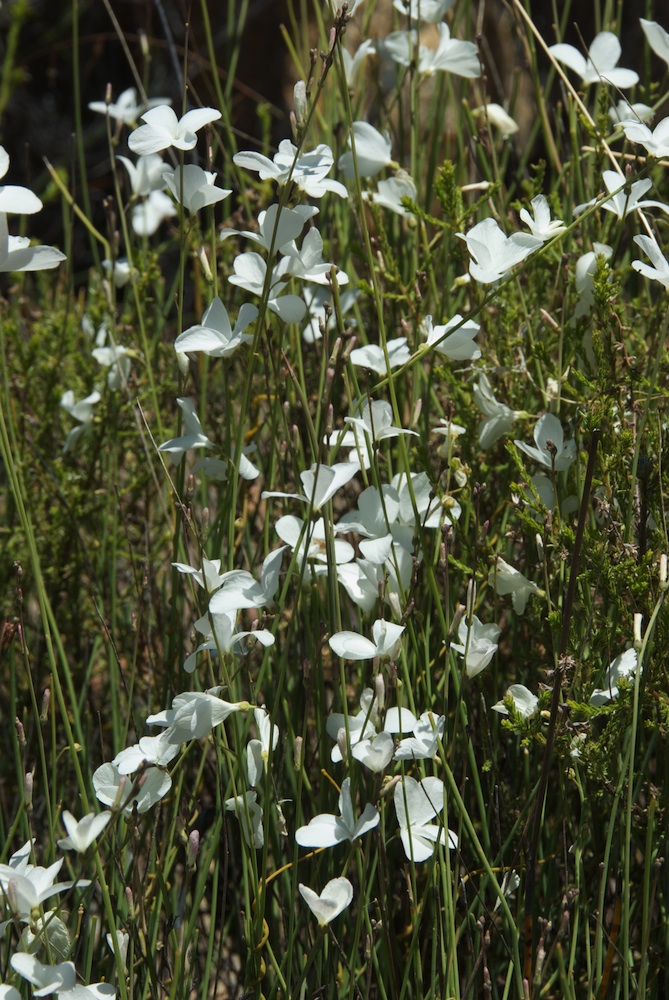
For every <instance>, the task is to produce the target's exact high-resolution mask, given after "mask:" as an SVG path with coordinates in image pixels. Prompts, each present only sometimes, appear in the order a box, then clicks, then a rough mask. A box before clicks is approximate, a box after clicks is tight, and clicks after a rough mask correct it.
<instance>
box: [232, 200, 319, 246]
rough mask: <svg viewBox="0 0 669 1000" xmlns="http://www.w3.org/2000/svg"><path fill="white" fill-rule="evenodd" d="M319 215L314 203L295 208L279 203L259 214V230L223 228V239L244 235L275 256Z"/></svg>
mask: <svg viewBox="0 0 669 1000" xmlns="http://www.w3.org/2000/svg"><path fill="white" fill-rule="evenodd" d="M314 215H318V209H317V208H316V207H315V206H314V205H296V206H295V207H294V208H285V207H284V208H281V206H279V205H276V204H274V205H270V206H269V208H268V209H267V210H266V211H263V212H261V213H260V214H259V216H258V232H257V233H254V232H252V231H251V230H247V229H244V230H241V231H240V230H237V229H223V230H222V231H221V239H222V240H225V239H227V238H228V237H229V236H244V237H245V238H246V239H247V240H253V241H254V243H259V244H260V245H261V246H262V247H264V248H265V250H267V252H268V253H269V252H270V250H271V252H272V255H273V256H276V254H278V252H279V250H281V248H282V247H283V246H284V245H285V244H286V243H290V242H291V241H292V240H295V239H297V237H298V236H299V235H300V233H301V232H302V230H303V229H304V227H305V225H306V223H307V222H308V221H309V219H312V218H313V217H314Z"/></svg>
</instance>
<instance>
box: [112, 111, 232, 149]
mask: <svg viewBox="0 0 669 1000" xmlns="http://www.w3.org/2000/svg"><path fill="white" fill-rule="evenodd" d="M220 117H221V112H220V111H217V110H216V109H215V108H195V110H194V111H187V112H186V114H185V115H183V116H182V117H181V118H177V116H176V115H175V113H174V111H172V108H170V107H168V106H167V105H165V104H161V105H159V106H158V107H156V108H151V110H150V111H145V112H144V114H143V115H142V121H143V122H145V124H144V125H141V126H140V127H139V128H138V129H135V131H134V132H131V133H130V135H129V136H128V146H129V148H130V149H131V150H132V152H133V153H137V154H138V155H139V156H148V154H149V153H159V152H160V151H161V150H163V149H168V148H169V147H170V146H174V147H175V148H176V149H184V150H185V149H194V147H195V145H196V144H197V136H196V134H195V133H196V132H198V131H199V130H200V129H201V128H204V126H205V125H208V124H209V123H210V122H215V121H217V120H218V119H219V118H220Z"/></svg>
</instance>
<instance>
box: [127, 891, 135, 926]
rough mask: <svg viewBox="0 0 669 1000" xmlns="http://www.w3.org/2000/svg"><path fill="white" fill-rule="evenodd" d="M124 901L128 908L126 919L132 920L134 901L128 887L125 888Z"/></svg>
mask: <svg viewBox="0 0 669 1000" xmlns="http://www.w3.org/2000/svg"><path fill="white" fill-rule="evenodd" d="M125 901H126V904H127V907H128V919H129V920H133V919H134V916H135V899H134V896H133V894H132V889H131V888H130V886H129V885H127V886H126V887H125Z"/></svg>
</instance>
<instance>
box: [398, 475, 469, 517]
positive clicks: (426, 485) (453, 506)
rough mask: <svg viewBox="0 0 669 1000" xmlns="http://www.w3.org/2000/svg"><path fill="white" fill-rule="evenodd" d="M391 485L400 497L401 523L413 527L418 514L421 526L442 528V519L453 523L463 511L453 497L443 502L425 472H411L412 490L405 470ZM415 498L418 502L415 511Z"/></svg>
mask: <svg viewBox="0 0 669 1000" xmlns="http://www.w3.org/2000/svg"><path fill="white" fill-rule="evenodd" d="M391 486H392V487H393V489H396V490H397V492H398V493H399V497H400V510H399V521H400V524H406V525H411V528H412V529H413V528H414V527H415V525H416V514H417V515H418V522H419V524H420V525H421V527H423V528H440V527H441V525H442V521H444V520H445V521H446V522H447V523H448V524H453V523H454V522H455V521H457V520H458V519H459V517H460V514H461V513H462V508H461V506H460V504H459V503H458V502H457V501H456V500H453V498H452V497H449V498H448V502H447V504H446V505H444V503H442V501H441V500H440V499H439V497H438V496H436V494H435V492H434V490H433V489H432V483H431V482H430V480H429V478H428V475H427V473H425V472H412V473H411V487H412V489H411V490H409V483H408V482H407V478H406V475H405V474H404V473H403V472H399V473H397V475H395V476H393V479H392V482H391ZM412 492H413V499H412V496H411V493H412ZM414 500H415V503H416V510H415V512H414V503H413V501H414Z"/></svg>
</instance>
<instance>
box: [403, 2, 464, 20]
mask: <svg viewBox="0 0 669 1000" xmlns="http://www.w3.org/2000/svg"><path fill="white" fill-rule="evenodd" d="M454 3H455V0H393V7H394V8H395V10H398V11H399V12H400V14H406V16H407V17H408V18H410V20H412V21H427V22H434V21H441V19H442V17H443V16H444V14H445V13H446V11H447V10H450V9H451V7H452V6H453V5H454Z"/></svg>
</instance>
